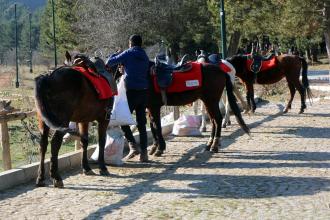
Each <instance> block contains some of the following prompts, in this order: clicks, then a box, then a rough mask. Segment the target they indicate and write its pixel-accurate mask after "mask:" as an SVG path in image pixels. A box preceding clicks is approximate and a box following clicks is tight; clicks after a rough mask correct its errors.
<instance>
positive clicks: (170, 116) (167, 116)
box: [160, 112, 174, 126]
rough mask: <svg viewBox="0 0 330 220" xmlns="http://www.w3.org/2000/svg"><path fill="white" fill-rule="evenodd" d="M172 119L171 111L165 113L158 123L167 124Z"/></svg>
mask: <svg viewBox="0 0 330 220" xmlns="http://www.w3.org/2000/svg"><path fill="white" fill-rule="evenodd" d="M173 121H174V113H173V112H171V113H169V114H168V115H165V116H164V117H162V118H161V120H160V123H161V125H162V126H165V125H168V124H170V123H172V122H173Z"/></svg>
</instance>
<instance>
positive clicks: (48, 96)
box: [35, 58, 114, 187]
mask: <svg viewBox="0 0 330 220" xmlns="http://www.w3.org/2000/svg"><path fill="white" fill-rule="evenodd" d="M86 61H87V60H86V59H85V60H84V59H82V58H80V59H79V63H80V64H79V65H81V66H84V65H85V62H86ZM97 65H100V66H98V67H97V66H96V67H97V68H103V69H104V67H105V65H104V62H103V61H102V60H101V59H98V60H97ZM109 75H110V73H109ZM113 89H114V88H113ZM35 99H36V108H37V116H38V120H39V130H40V132H41V141H40V157H41V159H40V165H39V171H38V178H37V181H36V185H37V186H44V185H45V182H44V181H45V165H44V160H45V153H46V151H47V145H48V134H49V129H50V128H52V129H54V130H55V134H54V135H53V138H52V140H51V160H50V162H51V163H50V177H51V178H53V184H54V186H55V187H63V181H62V178H61V176H60V174H59V173H58V160H57V158H58V152H59V149H60V147H61V144H62V140H63V136H64V134H65V133H66V132H67V131H70V130H69V129H68V125H69V122H70V121H73V122H78V126H79V134H80V138H81V143H82V148H83V154H82V167H83V171H84V173H85V174H87V175H93V174H94V173H93V171H92V170H91V168H90V167H89V165H88V160H87V145H88V123H89V122H91V121H95V120H96V121H97V122H98V135H99V137H98V139H99V140H98V141H99V148H100V150H99V158H98V163H99V168H100V174H101V175H108V174H109V172H108V170H107V168H106V166H105V163H104V146H105V141H106V130H107V127H108V124H109V117H106V114H108V113H109V110H110V109H111V108H112V104H113V97H109V98H106V99H99V97H98V94H97V92H96V91H95V89H94V88H93V85H92V84H91V83H90V81H88V80H87V78H86V77H85V76H84V75H82V73H80V72H79V71H77V70H75V69H73V68H72V67H60V68H58V69H56V70H54V71H53V72H52V73H50V74H47V75H41V76H38V77H37V78H36V79H35Z"/></svg>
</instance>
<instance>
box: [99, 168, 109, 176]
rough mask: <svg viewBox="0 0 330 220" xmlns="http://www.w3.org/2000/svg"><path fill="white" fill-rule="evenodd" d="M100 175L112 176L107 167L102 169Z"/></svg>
mask: <svg viewBox="0 0 330 220" xmlns="http://www.w3.org/2000/svg"><path fill="white" fill-rule="evenodd" d="M100 175H101V176H110V173H109V171H108V170H107V169H105V170H100Z"/></svg>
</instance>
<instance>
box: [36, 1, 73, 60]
mask: <svg viewBox="0 0 330 220" xmlns="http://www.w3.org/2000/svg"><path fill="white" fill-rule="evenodd" d="M76 3H77V1H76V0H73V1H71V0H54V4H55V6H54V7H55V34H56V45H57V50H58V54H64V51H65V50H72V49H74V48H75V47H76V46H77V44H78V40H77V33H76V31H75V27H74V25H76V24H77V17H76V15H75V8H76V7H77V5H76ZM52 16H53V15H52V4H51V0H48V1H47V5H46V7H45V11H44V14H43V15H42V20H41V36H40V46H41V49H42V51H43V52H44V54H45V55H46V56H52V53H51V52H52V51H54V45H53V42H54V41H53V17H52Z"/></svg>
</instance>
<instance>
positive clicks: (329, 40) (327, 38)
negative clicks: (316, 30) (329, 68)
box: [324, 30, 330, 64]
mask: <svg viewBox="0 0 330 220" xmlns="http://www.w3.org/2000/svg"><path fill="white" fill-rule="evenodd" d="M324 37H325V44H326V45H327V54H328V60H329V64H330V30H327V31H326V32H325V33H324Z"/></svg>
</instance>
